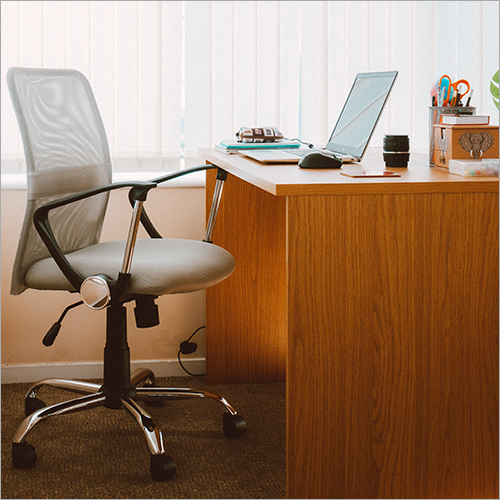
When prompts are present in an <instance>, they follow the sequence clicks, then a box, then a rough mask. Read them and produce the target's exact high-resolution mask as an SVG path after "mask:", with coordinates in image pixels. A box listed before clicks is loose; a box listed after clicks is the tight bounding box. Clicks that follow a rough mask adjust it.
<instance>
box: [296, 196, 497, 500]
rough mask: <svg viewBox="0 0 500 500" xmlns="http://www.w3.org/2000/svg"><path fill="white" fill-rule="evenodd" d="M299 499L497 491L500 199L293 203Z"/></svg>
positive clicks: (345, 198)
mask: <svg viewBox="0 0 500 500" xmlns="http://www.w3.org/2000/svg"><path fill="white" fill-rule="evenodd" d="M288 225H289V250H288V251H289V258H288V262H289V341H288V342H289V345H288V349H289V351H288V363H289V367H293V369H289V370H288V373H287V425H288V430H287V481H288V483H287V484H288V497H289V498H498V466H499V464H498V332H499V330H498V328H499V325H498V302H499V296H498V275H499V271H498V259H499V256H498V195H497V194H493V193H492V194H456V195H450V194H448V195H441V194H426V195H384V196H361V195H359V196H309V197H290V198H289V205H288Z"/></svg>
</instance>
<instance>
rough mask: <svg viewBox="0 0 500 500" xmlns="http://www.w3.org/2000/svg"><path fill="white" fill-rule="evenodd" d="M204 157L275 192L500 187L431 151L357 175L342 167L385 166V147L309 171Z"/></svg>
mask: <svg viewBox="0 0 500 500" xmlns="http://www.w3.org/2000/svg"><path fill="white" fill-rule="evenodd" d="M198 154H199V156H201V157H202V158H203V159H204V160H206V161H208V162H210V163H213V164H214V165H217V166H219V167H221V168H223V169H224V170H226V171H227V172H229V173H230V174H233V175H235V176H237V177H239V178H240V179H243V180H245V181H247V182H249V183H251V184H253V185H255V186H257V187H259V188H261V189H263V190H265V191H267V192H269V193H271V194H273V195H277V196H293V195H320V194H337V195H341V194H405V193H415V194H416V193H475V192H479V193H481V192H483V193H484V192H498V177H462V176H459V175H454V174H449V173H447V172H441V171H438V170H435V169H433V168H431V167H429V163H428V155H427V154H424V153H419V152H411V154H410V162H409V164H408V168H390V169H388V170H392V171H394V172H398V173H400V174H401V177H394V178H377V177H365V178H353V177H347V176H345V175H341V174H340V172H341V171H356V170H357V171H359V170H385V164H384V160H383V155H382V149H381V148H370V149H369V150H368V151H367V153H366V155H365V157H364V158H363V161H362V162H361V163H358V164H345V165H343V166H342V169H341V170H340V169H334V170H308V169H301V168H298V167H297V165H285V164H281V165H264V164H262V163H259V162H257V161H254V160H252V159H250V158H247V157H245V156H243V155H239V154H232V155H227V154H224V153H220V152H218V151H216V150H215V149H200V150H199V152H198Z"/></svg>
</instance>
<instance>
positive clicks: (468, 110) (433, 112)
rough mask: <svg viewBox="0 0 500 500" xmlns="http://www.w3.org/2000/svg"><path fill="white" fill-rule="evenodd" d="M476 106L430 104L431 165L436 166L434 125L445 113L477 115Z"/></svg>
mask: <svg viewBox="0 0 500 500" xmlns="http://www.w3.org/2000/svg"><path fill="white" fill-rule="evenodd" d="M475 114H476V108H475V106H430V107H429V165H431V166H434V149H435V148H434V125H437V124H439V123H440V122H441V117H442V116H443V115H475Z"/></svg>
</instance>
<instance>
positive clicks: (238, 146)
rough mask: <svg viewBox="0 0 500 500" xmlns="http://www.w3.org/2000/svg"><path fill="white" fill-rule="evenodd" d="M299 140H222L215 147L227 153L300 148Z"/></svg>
mask: <svg viewBox="0 0 500 500" xmlns="http://www.w3.org/2000/svg"><path fill="white" fill-rule="evenodd" d="M300 146H301V144H300V142H298V141H287V140H280V141H274V142H238V141H221V142H220V144H216V145H215V149H216V150H217V151H220V152H221V153H225V154H228V155H230V154H234V153H238V152H239V151H240V150H242V149H282V148H287V149H288V148H300Z"/></svg>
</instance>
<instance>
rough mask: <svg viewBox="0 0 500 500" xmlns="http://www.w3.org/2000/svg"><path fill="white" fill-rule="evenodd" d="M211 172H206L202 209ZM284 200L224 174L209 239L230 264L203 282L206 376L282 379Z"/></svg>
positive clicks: (209, 378) (210, 379) (235, 380)
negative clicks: (213, 282) (222, 274)
mask: <svg viewBox="0 0 500 500" xmlns="http://www.w3.org/2000/svg"><path fill="white" fill-rule="evenodd" d="M214 175H215V174H214V173H213V172H209V173H208V177H207V213H209V207H210V204H211V200H212V193H213V186H214ZM285 210H286V200H285V199H284V198H276V197H275V196H272V195H270V194H268V193H266V192H264V191H262V190H260V189H258V188H256V187H254V186H252V185H250V184H247V183H246V182H244V181H241V180H240V179H238V178H237V177H234V176H232V175H229V176H228V179H227V181H226V182H225V185H224V189H223V194H222V200H221V207H220V210H219V214H218V216H217V222H216V226H215V233H214V237H213V241H214V243H215V244H217V245H220V246H222V247H223V248H225V249H226V250H228V251H229V252H230V253H231V254H232V255H233V256H234V258H235V260H236V270H235V271H234V273H233V274H232V275H231V276H230V277H229V278H228V279H226V280H225V281H223V282H222V283H220V284H218V285H217V286H216V287H213V288H210V289H208V290H207V313H206V315H207V341H206V342H207V346H206V350H207V357H206V373H207V375H206V377H207V381H208V382H209V383H241V382H271V381H274V382H277V381H285V369H286V342H287V302H286V298H287V293H286V211H285Z"/></svg>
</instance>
